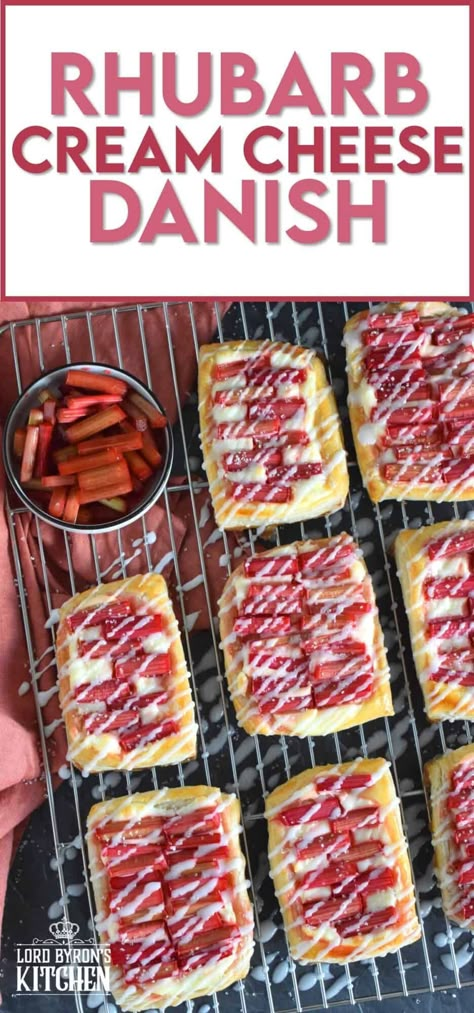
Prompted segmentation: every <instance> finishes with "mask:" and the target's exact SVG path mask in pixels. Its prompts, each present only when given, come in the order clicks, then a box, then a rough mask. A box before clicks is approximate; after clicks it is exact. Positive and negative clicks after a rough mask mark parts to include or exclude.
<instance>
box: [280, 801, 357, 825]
mask: <svg viewBox="0 0 474 1013" xmlns="http://www.w3.org/2000/svg"><path fill="white" fill-rule="evenodd" d="M341 812H342V810H341V806H340V803H339V801H338V799H337V798H336V797H335V796H333V795H328V796H327V797H324V796H323V797H321V798H317V797H315V798H314V799H310V800H309V801H305V802H301V803H299V804H297V805H294V806H289V807H288V808H287V809H283V810H282V812H280V813H279V814H278V819H279V820H280V822H281V823H284V825H285V826H286V827H294V826H298V825H300V824H306V823H314V822H315V821H317V820H325V819H329V818H333V819H334V818H335V817H337V816H339V815H340V813H341Z"/></svg>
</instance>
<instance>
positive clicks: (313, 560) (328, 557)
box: [298, 539, 355, 571]
mask: <svg viewBox="0 0 474 1013" xmlns="http://www.w3.org/2000/svg"><path fill="white" fill-rule="evenodd" d="M354 555H355V553H354V545H353V543H352V542H351V541H349V540H346V539H340V540H338V541H336V540H334V541H333V542H331V543H330V544H329V545H328V544H327V543H326V544H324V545H321V547H320V548H316V549H313V550H312V551H310V552H299V553H298V560H299V564H300V566H301V569H302V570H304V571H306V570H316V569H323V568H326V567H327V566H333V565H334V563H338V562H339V561H340V560H341V559H346V558H347V557H348V556H354Z"/></svg>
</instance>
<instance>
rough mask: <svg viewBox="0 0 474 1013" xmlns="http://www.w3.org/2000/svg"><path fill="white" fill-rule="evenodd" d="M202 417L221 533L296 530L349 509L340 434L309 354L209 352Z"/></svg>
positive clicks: (230, 345) (258, 346)
mask: <svg viewBox="0 0 474 1013" xmlns="http://www.w3.org/2000/svg"><path fill="white" fill-rule="evenodd" d="M199 416H200V424H201V440H202V448H203V453H204V467H205V469H206V472H207V476H208V479H209V487H210V492H211V497H212V502H213V506H214V512H215V515H216V521H217V524H218V526H219V527H220V528H224V529H226V528H246V527H247V528H248V527H253V526H262V525H263V526H264V527H265V526H267V525H270V524H280V523H290V522H292V521H300V520H305V519H306V518H309V517H319V516H320V515H321V514H326V513H331V512H332V511H334V510H338V509H339V508H340V507H341V506H342V505H343V503H344V501H345V499H346V496H347V493H348V489H349V480H348V474H347V466H346V455H345V452H344V449H343V444H342V433H341V426H340V422H339V417H338V414H337V408H336V402H335V400H334V395H333V392H332V389H331V388H330V387H329V386H328V384H327V381H326V376H325V372H324V367H323V365H322V363H321V362H320V360H319V359H318V358H317V356H316V355H315V354H314V352H312V351H311V350H309V349H307V348H300V347H296V346H293V345H290V344H286V343H284V342H276V341H275V342H271V341H226V342H225V344H215V345H204V346H203V347H202V348H201V351H200V358H199Z"/></svg>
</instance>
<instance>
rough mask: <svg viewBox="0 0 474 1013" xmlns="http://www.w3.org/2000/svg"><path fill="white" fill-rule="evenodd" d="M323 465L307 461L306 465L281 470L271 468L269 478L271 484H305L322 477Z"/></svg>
mask: <svg viewBox="0 0 474 1013" xmlns="http://www.w3.org/2000/svg"><path fill="white" fill-rule="evenodd" d="M322 471H323V467H322V464H321V463H320V462H319V461H307V462H306V463H304V464H291V465H287V466H286V467H281V468H270V469H269V470H268V472H267V477H268V479H269V481H271V482H303V481H306V479H309V478H314V477H315V476H316V475H321V474H322Z"/></svg>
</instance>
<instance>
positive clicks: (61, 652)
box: [56, 573, 196, 773]
mask: <svg viewBox="0 0 474 1013" xmlns="http://www.w3.org/2000/svg"><path fill="white" fill-rule="evenodd" d="M56 658H57V664H58V673H59V700H60V703H61V708H62V712H63V715H64V720H65V724H66V732H67V737H68V744H69V752H68V757H69V759H70V760H72V762H73V763H74V764H75V766H76V767H79V769H80V770H84V771H87V772H91V773H97V772H98V771H101V770H110V769H112V768H114V767H119V768H121V769H123V770H135V769H137V768H138V767H153V766H155V764H169V763H178V762H180V761H181V760H186V759H189V758H191V757H193V756H195V755H196V724H195V721H194V709H193V702H192V697H191V689H190V685H189V676H188V671H187V668H186V662H185V658H184V654H183V648H182V645H181V639H180V635H179V630H178V624H177V622H176V619H175V617H174V614H173V609H172V606H171V602H170V600H169V597H168V592H167V588H166V584H165V581H164V580H163V577H160V576H159V575H158V574H155V573H149V574H144V575H139V576H136V577H131V578H129V579H127V580H115V581H113V582H112V583H110V584H100V585H99V586H98V587H94V588H91V589H90V590H88V591H84V592H83V593H82V594H76V595H75V596H74V598H71V599H70V600H69V601H68V602H66V604H65V605H64V606H63V607H62V609H61V610H60V621H59V627H58V633H57V638H56Z"/></svg>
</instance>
